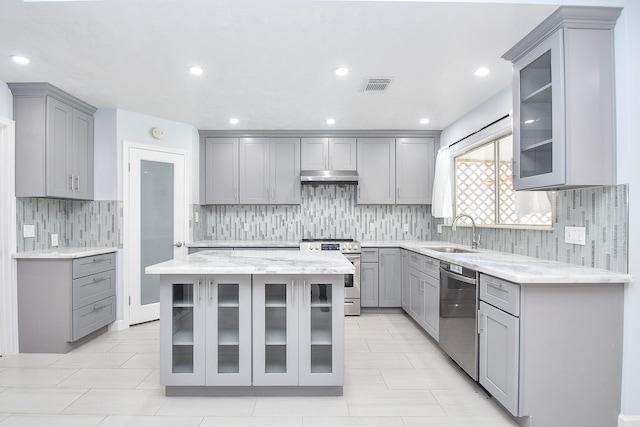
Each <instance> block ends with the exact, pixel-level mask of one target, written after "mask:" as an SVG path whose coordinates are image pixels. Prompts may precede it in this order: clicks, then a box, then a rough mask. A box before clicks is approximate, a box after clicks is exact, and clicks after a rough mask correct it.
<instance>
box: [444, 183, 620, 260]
mask: <svg viewBox="0 0 640 427" xmlns="http://www.w3.org/2000/svg"><path fill="white" fill-rule="evenodd" d="M628 205H629V202H628V186H627V185H626V184H625V185H616V186H610V187H593V188H584V189H578V190H565V191H558V192H556V193H555V207H554V209H555V210H554V212H553V230H525V229H506V228H505V229H499V228H479V232H480V240H481V242H480V247H481V248H485V249H491V250H496V251H501V252H509V253H515V254H519V255H527V256H533V257H536V258H543V259H549V260H555V261H561V262H566V263H570V264H576V265H583V266H587V267H594V268H602V269H605V270H612V271H618V272H627V271H628V265H627V264H628V254H627V250H628V247H629V242H628V238H629V232H628V210H629V209H628ZM438 222H439V223H442V220H438ZM567 226H569V227H585V229H586V244H585V245H574V244H568V243H565V242H564V231H565V230H564V229H565V227H567ZM436 227H437V224H436ZM433 236H434V237H435V239H437V240H443V241H448V242H453V243H460V244H463V245H469V244H470V242H471V228H470V227H458V228H457V230H456V231H455V232H452V231H451V228H450V227H446V226H445V227H443V231H442V234H437V232H435V231H434V233H433Z"/></svg>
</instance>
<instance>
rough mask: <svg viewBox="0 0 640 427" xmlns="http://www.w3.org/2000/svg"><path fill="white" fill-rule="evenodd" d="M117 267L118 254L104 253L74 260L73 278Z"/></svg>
mask: <svg viewBox="0 0 640 427" xmlns="http://www.w3.org/2000/svg"><path fill="white" fill-rule="evenodd" d="M115 268H116V254H115V253H113V252H112V253H109V254H102V255H95V256H89V257H84V258H77V259H74V260H73V278H74V279H77V278H78V277H84V276H89V275H91V274H97V273H101V272H103V271H107V270H113V269H115Z"/></svg>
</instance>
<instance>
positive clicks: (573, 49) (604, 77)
mask: <svg viewBox="0 0 640 427" xmlns="http://www.w3.org/2000/svg"><path fill="white" fill-rule="evenodd" d="M620 11H621V9H619V8H604V7H601V8H594V7H561V8H559V9H558V10H557V11H556V12H554V13H553V14H552V15H551V16H550V17H549V18H547V19H546V20H545V21H544V22H542V24H540V25H539V26H538V27H536V28H535V29H534V30H533V31H532V32H531V33H529V34H528V35H527V36H526V37H525V38H524V39H523V40H521V41H520V42H519V43H518V44H517V45H515V46H514V47H513V48H512V49H511V50H509V51H508V52H507V53H505V55H504V56H503V58H505V59H507V60H509V61H512V62H513V151H514V153H513V170H514V174H513V181H514V188H515V189H516V190H536V189H540V190H553V189H568V188H575V187H585V186H600V185H612V184H615V99H614V82H613V78H614V57H613V28H614V26H615V23H616V20H617V18H618V16H619V14H620Z"/></svg>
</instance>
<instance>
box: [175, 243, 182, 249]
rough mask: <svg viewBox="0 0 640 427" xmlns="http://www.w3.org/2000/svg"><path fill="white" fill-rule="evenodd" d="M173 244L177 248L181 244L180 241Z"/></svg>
mask: <svg viewBox="0 0 640 427" xmlns="http://www.w3.org/2000/svg"><path fill="white" fill-rule="evenodd" d="M173 246H175V247H176V248H179V247H181V246H182V242H175V243H174V244H173Z"/></svg>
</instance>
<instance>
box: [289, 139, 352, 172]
mask: <svg viewBox="0 0 640 427" xmlns="http://www.w3.org/2000/svg"><path fill="white" fill-rule="evenodd" d="M300 168H301V169H302V170H356V139H355V138H302V140H301V167H300Z"/></svg>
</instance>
